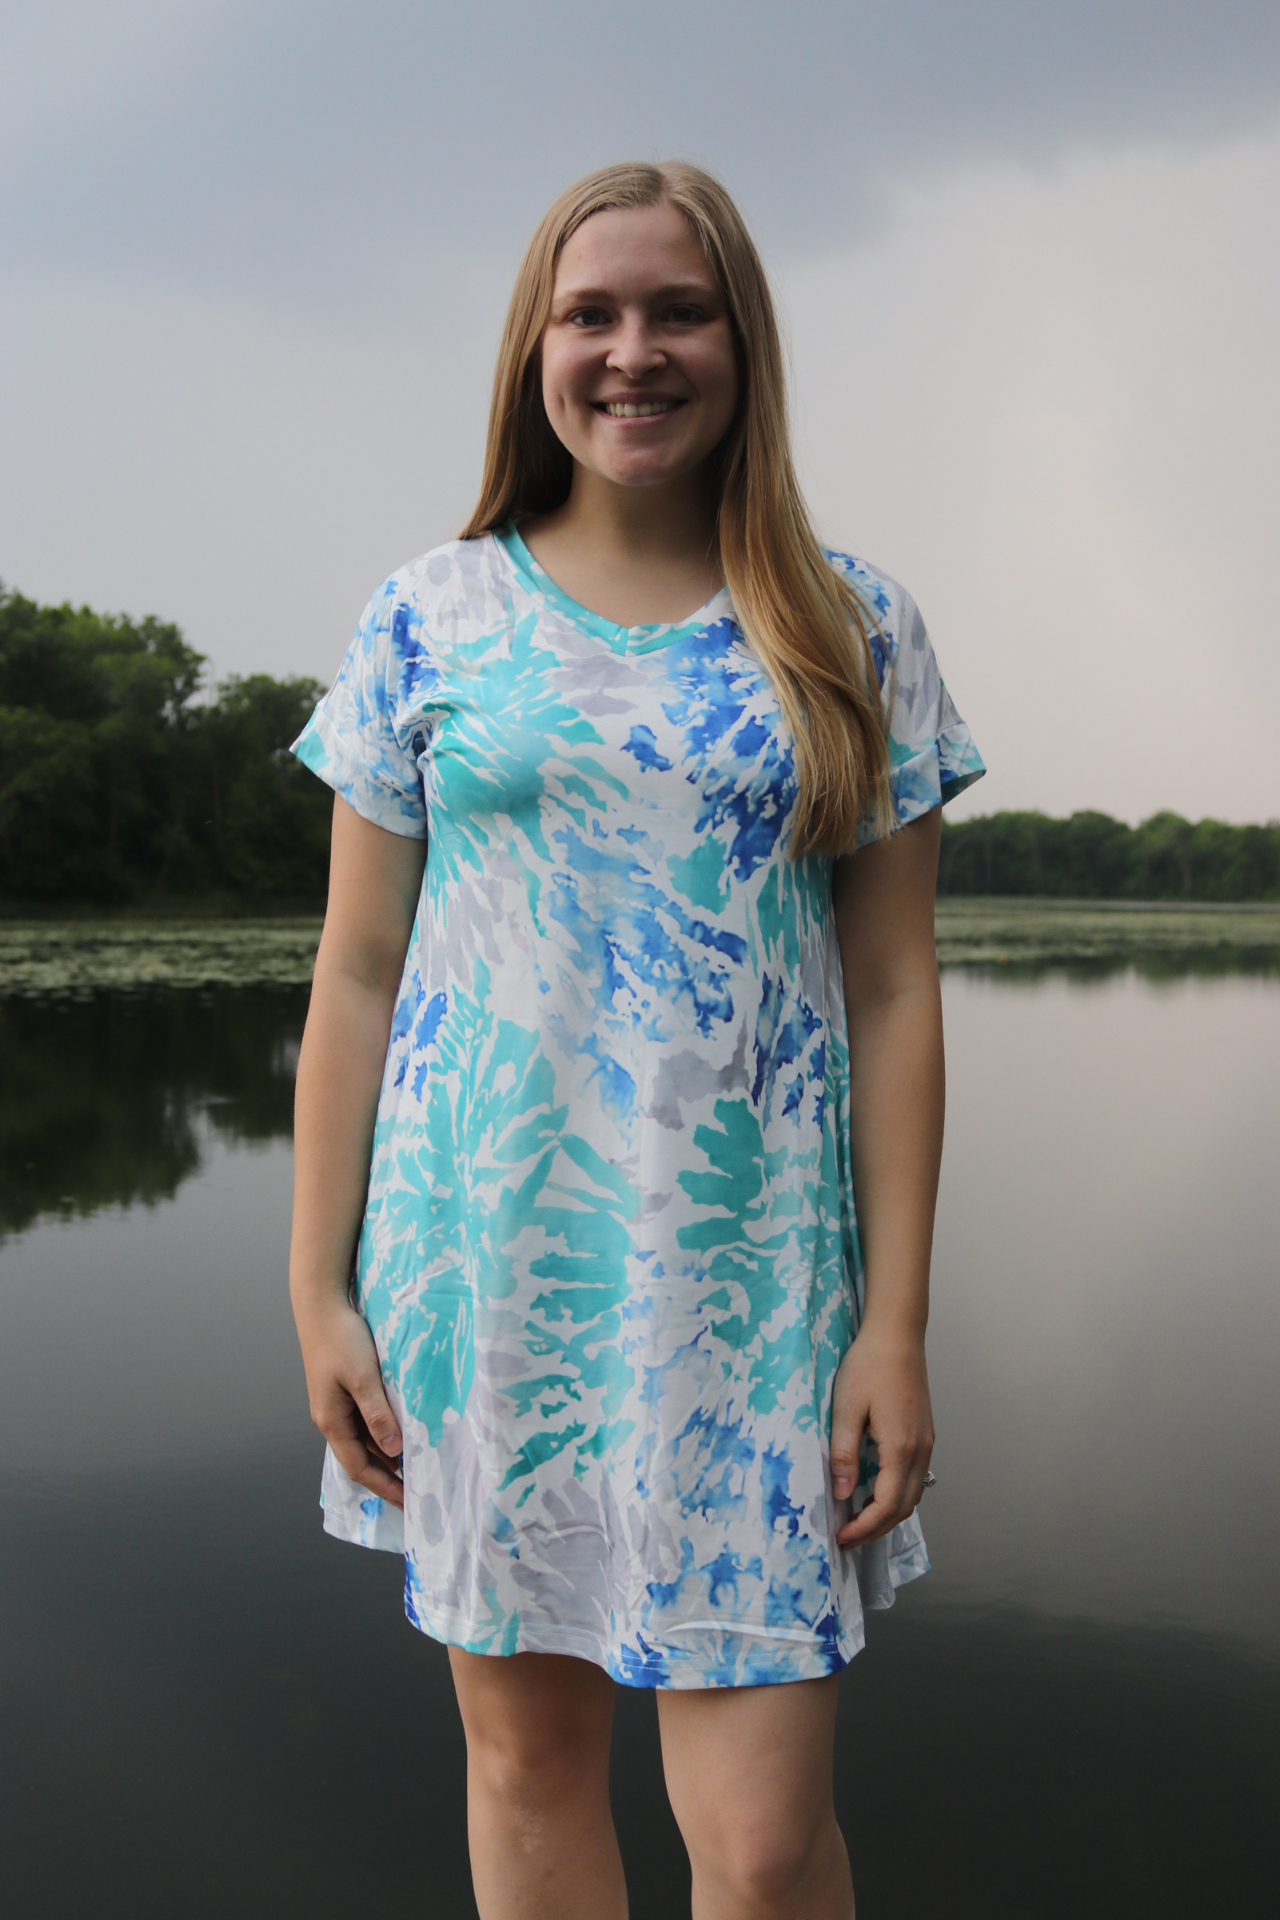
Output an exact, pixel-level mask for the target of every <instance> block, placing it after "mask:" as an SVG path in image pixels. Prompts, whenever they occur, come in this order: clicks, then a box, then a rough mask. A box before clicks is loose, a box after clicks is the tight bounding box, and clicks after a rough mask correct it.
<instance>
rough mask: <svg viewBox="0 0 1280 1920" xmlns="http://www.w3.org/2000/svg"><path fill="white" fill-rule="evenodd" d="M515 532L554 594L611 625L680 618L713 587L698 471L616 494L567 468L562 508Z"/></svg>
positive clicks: (713, 554)
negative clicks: (558, 592) (570, 476)
mask: <svg viewBox="0 0 1280 1920" xmlns="http://www.w3.org/2000/svg"><path fill="white" fill-rule="evenodd" d="M520 533H521V536H522V538H523V539H524V541H525V542H526V544H527V546H528V547H529V550H530V552H531V553H532V554H533V556H534V558H535V559H536V560H537V562H538V564H539V566H541V567H542V568H544V569H545V571H546V572H547V573H548V574H549V575H550V576H551V578H552V579H553V580H554V581H555V583H556V585H557V586H558V587H561V588H562V589H563V590H564V592H565V593H567V594H568V595H569V596H570V598H571V599H573V600H576V601H577V602H578V603H579V605H580V606H584V607H587V608H589V609H590V611H591V612H592V613H598V614H600V615H601V616H602V617H603V618H604V619H606V620H614V621H616V622H617V624H618V625H619V626H628V627H633V626H648V625H651V624H655V623H661V622H665V621H678V620H683V619H685V618H687V616H688V615H689V614H691V613H694V612H696V611H697V609H698V608H699V607H701V606H703V605H704V604H705V602H706V601H708V600H709V599H711V597H712V595H713V594H715V593H716V592H717V591H718V589H719V588H720V586H721V585H722V584H723V579H724V576H723V574H722V572H721V570H720V556H719V552H718V549H717V543H716V504H715V493H714V485H713V483H712V481H711V479H710V476H708V475H706V474H705V473H695V474H690V475H687V476H685V477H683V478H682V479H681V480H679V481H677V482H673V483H671V484H670V485H667V486H662V487H619V486H616V485H614V484H613V483H612V482H610V481H607V480H602V479H601V478H600V477H599V475H597V474H593V473H589V472H588V471H587V470H586V469H585V468H582V467H579V466H576V465H575V467H574V472H573V483H572V486H571V487H570V491H569V498H568V499H567V500H566V501H565V503H564V505H563V506H562V507H557V508H555V509H554V511H553V512H551V513H547V514H540V515H537V516H535V517H533V518H531V519H529V520H527V521H524V522H522V524H521V527H520Z"/></svg>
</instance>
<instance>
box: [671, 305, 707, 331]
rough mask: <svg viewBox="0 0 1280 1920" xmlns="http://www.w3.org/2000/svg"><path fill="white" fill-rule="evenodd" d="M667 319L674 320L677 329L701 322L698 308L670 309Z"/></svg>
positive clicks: (700, 313)
mask: <svg viewBox="0 0 1280 1920" xmlns="http://www.w3.org/2000/svg"><path fill="white" fill-rule="evenodd" d="M667 318H668V319H669V320H674V321H675V323H676V325H677V326H679V327H687V326H690V325H691V324H693V323H694V322H696V321H698V320H701V318H702V312H701V309H700V308H698V307H672V308H671V309H670V311H669V312H668V315H667Z"/></svg>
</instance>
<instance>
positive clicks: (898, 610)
mask: <svg viewBox="0 0 1280 1920" xmlns="http://www.w3.org/2000/svg"><path fill="white" fill-rule="evenodd" d="M845 566H846V569H847V571H848V572H849V574H850V577H851V580H852V583H853V585H854V586H855V587H857V588H858V589H859V591H860V592H861V594H862V595H863V597H864V599H865V600H866V602H867V604H868V606H869V609H870V611H871V613H872V614H873V616H874V617H875V619H876V622H877V631H875V632H874V633H873V634H872V649H871V650H872V654H873V656H874V658H875V664H876V672H877V674H878V676H879V679H880V691H881V698H882V700H883V702H884V710H885V718H886V720H887V722H888V730H889V787H890V793H891V796H892V802H893V825H894V827H895V828H896V827H905V826H906V825H907V823H908V822H909V821H911V820H918V819H919V818H920V816H921V814H924V813H929V812H930V811H931V810H932V809H933V808H934V807H937V806H945V805H946V804H947V802H948V800H954V799H955V797H956V795H957V794H958V793H963V792H964V789H965V788H966V787H971V786H972V785H973V783H974V781H975V780H980V779H981V778H982V776H983V774H984V773H985V772H986V770H987V769H986V766H985V764H984V762H983V759H982V756H981V754H980V753H979V752H978V749H977V747H976V746H975V745H974V743H973V737H972V735H971V734H970V732H969V729H968V727H967V726H966V725H965V723H964V721H963V720H962V719H961V718H960V715H959V713H958V712H957V711H956V705H955V702H954V700H953V699H952V698H951V695H950V694H949V693H948V692H947V689H946V685H945V683H944V682H943V679H942V676H941V675H940V674H939V672H938V663H937V660H936V659H935V658H934V653H933V646H932V644H931V642H930V640H929V635H928V633H927V631H926V629H925V624H924V621H923V620H922V619H921V617H920V609H919V608H918V607H917V606H916V603H915V601H914V600H913V599H912V598H911V595H910V594H909V593H905V592H904V591H903V589H902V588H901V587H899V586H897V585H896V584H895V583H894V582H892V581H889V580H887V579H886V578H885V577H884V576H883V575H878V574H874V573H872V572H871V570H870V569H869V568H863V567H861V566H860V565H859V564H858V563H857V562H856V561H854V562H852V563H849V562H846V563H845ZM880 831H881V828H880V827H878V826H877V824H876V822H875V821H874V820H873V819H870V818H868V819H866V820H864V821H863V823H862V825H861V827H860V828H859V830H858V844H859V846H864V845H865V844H866V843H867V842H868V841H869V840H874V839H876V838H877V837H878V835H879V833H880Z"/></svg>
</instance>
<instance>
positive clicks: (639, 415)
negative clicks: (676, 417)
mask: <svg viewBox="0 0 1280 1920" xmlns="http://www.w3.org/2000/svg"><path fill="white" fill-rule="evenodd" d="M674 406H675V401H674V400H638V401H632V400H606V401H605V403H604V410H605V412H606V413H607V414H608V415H609V416H610V418H611V419H613V420H643V419H645V418H646V417H647V416H648V415H649V414H651V413H670V411H671V409H672V408H673V407H674Z"/></svg>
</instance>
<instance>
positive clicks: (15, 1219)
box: [0, 987, 307, 1237]
mask: <svg viewBox="0 0 1280 1920" xmlns="http://www.w3.org/2000/svg"><path fill="white" fill-rule="evenodd" d="M306 1013H307V990H306V989H305V988H301V987H299V988H276V989H270V988H260V987H243V988H220V989H218V990H216V991H210V992H207V993H190V992H180V991H169V992H165V991H158V992H154V991H153V992H148V993H139V994H121V993H110V994H99V995H94V996H92V997H91V998H88V999H82V1000H48V999H25V998H12V999H6V1000H2V1001H0V1086H3V1088H4V1099H3V1101H0V1237H3V1236H5V1235H8V1234H11V1233H19V1232H21V1231H22V1230H23V1229H24V1228H26V1227H29V1226H32V1225H33V1224H34V1223H35V1222H36V1221H38V1220H40V1219H42V1218H49V1217H54V1218H61V1219H64V1220H70V1219H74V1218H77V1217H80V1218H84V1217H87V1216H88V1215H90V1214H93V1213H96V1212H98V1211H99V1210H100V1209H101V1208H103V1207H114V1206H131V1205H135V1204H136V1203H138V1202H142V1203H144V1204H146V1205H148V1206H151V1205H154V1204H155V1203H156V1202H157V1201H159V1200H169V1199H172V1197H173V1195H174V1194H175V1193H176V1192H177V1190H178V1188H179V1187H180V1186H181V1184H182V1182H183V1181H184V1180H187V1179H189V1178H190V1177H191V1175H192V1174H194V1173H196V1172H197V1171H198V1170H199V1167H200V1164H201V1161H202V1159H203V1157H204V1141H205V1140H206V1139H207V1138H208V1137H209V1136H210V1133H212V1134H213V1135H214V1136H220V1137H222V1138H224V1139H230V1140H239V1141H265V1140H276V1139H287V1138H288V1137H289V1135H290V1133H291V1132H292V1130H293V1076H294V1069H295V1066H296V1064H297V1058H298V1044H299V1041H300V1040H301V1038H302V1027H303V1022H304V1021H305V1019H306Z"/></svg>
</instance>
